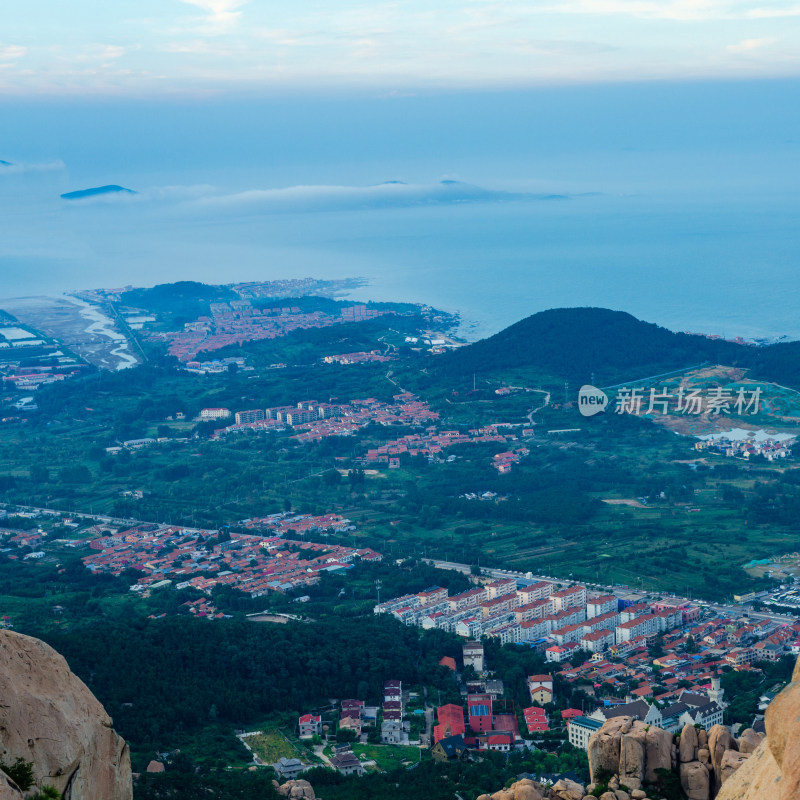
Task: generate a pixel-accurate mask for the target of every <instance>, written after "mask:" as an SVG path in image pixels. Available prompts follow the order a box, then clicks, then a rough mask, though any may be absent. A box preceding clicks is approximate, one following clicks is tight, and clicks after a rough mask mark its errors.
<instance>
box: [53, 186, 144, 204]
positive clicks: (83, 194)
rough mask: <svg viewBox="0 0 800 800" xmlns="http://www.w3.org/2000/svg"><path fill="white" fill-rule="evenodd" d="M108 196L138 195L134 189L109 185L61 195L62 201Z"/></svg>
mask: <svg viewBox="0 0 800 800" xmlns="http://www.w3.org/2000/svg"><path fill="white" fill-rule="evenodd" d="M107 194H138V192H134V191H133V189H126V188H125V187H124V186H117V185H116V184H109V185H107V186H95V187H93V188H92V189H80V190H78V191H77V192H67V193H66V194H62V195H61V199H62V200H85V199H86V198H89V197H100V196H102V195H107Z"/></svg>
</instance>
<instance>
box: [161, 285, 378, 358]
mask: <svg viewBox="0 0 800 800" xmlns="http://www.w3.org/2000/svg"><path fill="white" fill-rule="evenodd" d="M391 313H393V312H391V311H378V310H376V309H373V308H368V307H367V306H365V305H354V306H350V307H347V308H343V309H342V310H341V311H340V312H339V313H337V314H327V313H325V312H323V311H310V312H304V311H302V310H301V309H300V308H298V307H297V306H275V307H273V308H259V307H257V306H255V305H253V303H252V302H251V301H250V300H248V299H241V300H231V301H229V302H227V303H212V304H211V306H210V314H209V315H208V316H201V317H198V318H197V319H196V320H194V321H193V322H187V323H185V324H184V326H183V330H181V331H164V332H162V331H153V332H152V333H150V334H149V336H148V338H149V339H150V340H151V341H159V342H165V343H166V344H167V352H168V353H169V354H170V355H171V356H175V357H176V358H177V359H178V360H180V361H182V362H189V361H194V360H195V359H196V356H197V354H198V353H200V352H210V351H213V350H220V349H222V348H223V347H228V346H229V345H241V344H243V343H244V342H253V341H259V340H262V339H276V338H278V337H281V336H286V335H287V334H289V333H292V332H293V331H298V330H307V329H310V328H325V327H328V326H330V325H338V324H341V323H343V322H362V321H364V320H370V319H374V318H375V317H379V316H383V315H384V314H391Z"/></svg>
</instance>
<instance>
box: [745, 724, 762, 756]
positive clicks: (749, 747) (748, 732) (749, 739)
mask: <svg viewBox="0 0 800 800" xmlns="http://www.w3.org/2000/svg"><path fill="white" fill-rule="evenodd" d="M763 738H764V737H763V736H762V735H761V734H760V733H756V732H755V731H754V730H753V729H752V728H745V729H744V730H743V731H742V735H741V736H740V737H739V752H740V753H755V751H756V748H757V747H758V746H759V745H760V744H761V740H762V739H763Z"/></svg>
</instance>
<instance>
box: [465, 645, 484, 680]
mask: <svg viewBox="0 0 800 800" xmlns="http://www.w3.org/2000/svg"><path fill="white" fill-rule="evenodd" d="M461 652H462V654H463V658H464V666H465V667H466V666H470V667H472V668H473V669H474V670H475V672H477V673H478V674H480V673H482V672H483V668H484V662H483V645H482V644H481V643H480V642H474V641H473V642H465V643H464V645H463V646H462V648H461Z"/></svg>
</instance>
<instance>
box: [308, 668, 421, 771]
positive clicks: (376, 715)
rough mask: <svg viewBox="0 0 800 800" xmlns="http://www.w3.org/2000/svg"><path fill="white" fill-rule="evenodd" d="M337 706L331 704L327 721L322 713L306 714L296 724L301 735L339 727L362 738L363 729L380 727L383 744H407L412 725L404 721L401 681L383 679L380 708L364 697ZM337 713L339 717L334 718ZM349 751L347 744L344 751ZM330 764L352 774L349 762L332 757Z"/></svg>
mask: <svg viewBox="0 0 800 800" xmlns="http://www.w3.org/2000/svg"><path fill="white" fill-rule="evenodd" d="M338 705H339V708H338V709H335V707H330V708H328V709H327V710H326V711H325V712H324V713H325V715H326V716H327V717H329V719H328V720H327V722H326V721H325V720H324V719H323V714H322V713H317V714H315V713H309V714H303V715H302V716H301V717H300V718H299V720H298V723H297V724H298V730H299V735H300V738H301V739H310V738H313V737H314V736H322V734H323V731H325V732H326V733H327V732H328V731H329V730H330V731H333V730H334V729H336V730H338V731H339V732H341V731H353V733H354V734H355V737H354V738H356V739H359V738H361V735H362V733H363V731H364V728H372V727H375V726H379V727H380V737H381V742H382V743H383V744H398V745H405V744H408V732H409V728H410V725H409V723H408V722H406V721H405V720H404V718H405V715H406V695H405V693H404V691H403V683H402V681H399V680H395V679H390V680H387V681H385V682H384V684H383V699H382V702H381V705H380V707H378V706H368V705H367V704H366V703H365V702H364V700H359V699H348V700H342V701H341V702H340V703H339V704H338ZM337 712H338V720H337V719H335V717H336V714H337ZM349 750H350V748H349V746H348V747H346V748H345V749H344V750H343V751H342V752H347V751H349ZM351 755H352V753H351ZM331 763H332V764H333V766H335V767H336V768H337V769H338V770H339V771H340V772H342V773H343V774H345V775H349V774H352V772H350V771H348V769H349V767H348V765H346V764H344V763H337V761H336V760H335V759H331ZM359 766H360V762H359ZM358 774H361V773H358Z"/></svg>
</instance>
